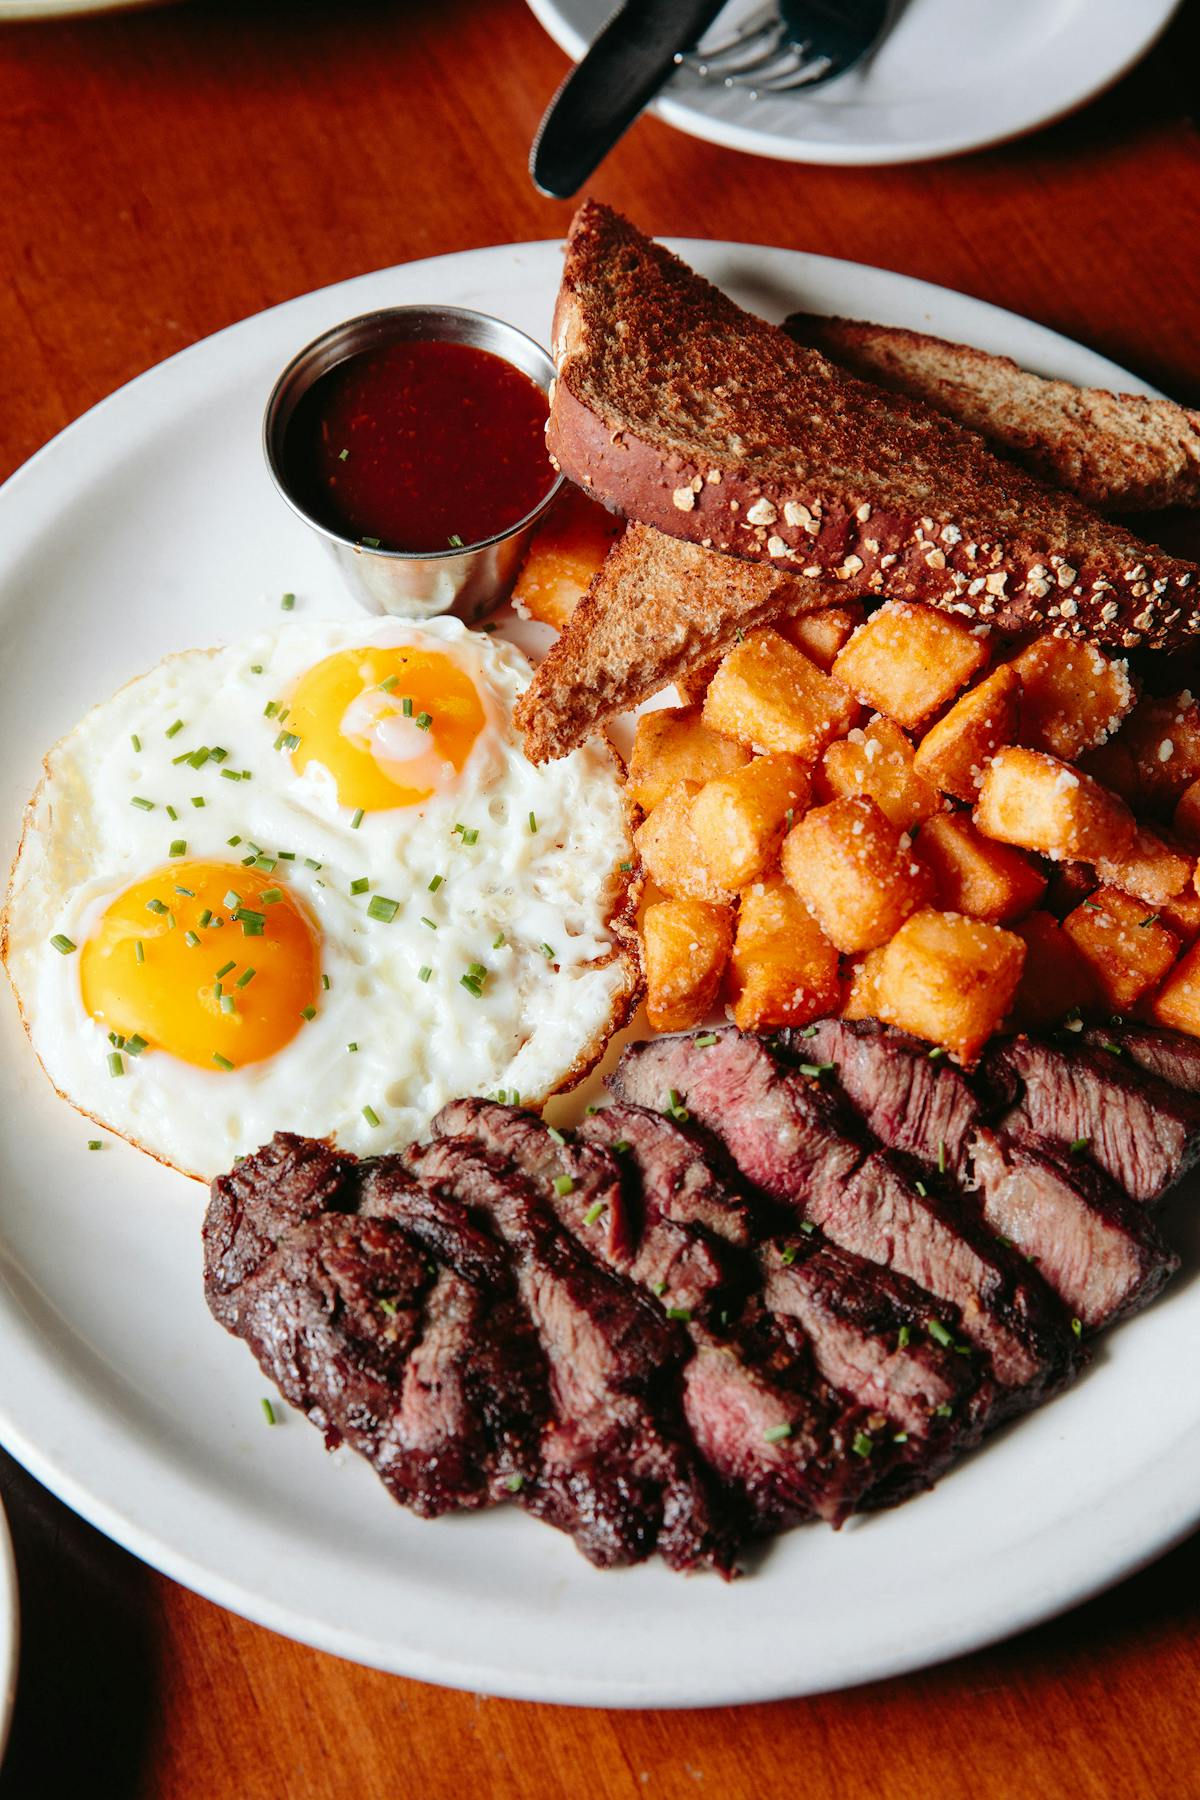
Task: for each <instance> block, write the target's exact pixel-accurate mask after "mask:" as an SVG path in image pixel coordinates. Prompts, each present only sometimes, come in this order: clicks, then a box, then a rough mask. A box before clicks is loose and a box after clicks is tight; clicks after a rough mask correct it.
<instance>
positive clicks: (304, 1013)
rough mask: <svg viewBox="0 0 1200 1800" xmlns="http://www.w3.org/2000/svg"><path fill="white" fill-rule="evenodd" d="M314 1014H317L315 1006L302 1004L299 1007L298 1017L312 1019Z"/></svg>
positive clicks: (314, 1016)
mask: <svg viewBox="0 0 1200 1800" xmlns="http://www.w3.org/2000/svg"><path fill="white" fill-rule="evenodd" d="M316 1016H317V1009H316V1007H315V1006H302V1007H301V1009H300V1017H301V1018H302V1019H305V1020H310V1021H311V1020H312V1019H315V1018H316Z"/></svg>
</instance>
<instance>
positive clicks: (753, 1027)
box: [730, 876, 841, 1031]
mask: <svg viewBox="0 0 1200 1800" xmlns="http://www.w3.org/2000/svg"><path fill="white" fill-rule="evenodd" d="M730 975H731V985H732V990H733V1019H734V1023H735V1024H736V1025H738V1026H740V1027H741V1029H742V1030H743V1031H762V1030H764V1029H765V1028H766V1027H768V1026H774V1025H807V1024H809V1022H810V1021H811V1020H813V1019H819V1018H821V1017H823V1016H824V1014H826V1013H829V1012H833V1011H835V1010H836V1008H837V1004H838V998H839V995H840V991H841V990H840V983H839V980H838V953H837V950H836V949H835V948H834V946H833V945H832V944H831V943H830V941H829V939H828V938H827V937H826V936H825V933H824V932H823V931H822V930H821V927H820V926H819V925H818V924H817V921H816V920H815V919H814V918H813V916H812V914H811V913H810V912H809V910H808V908H807V907H806V906H805V904H804V902H803V901H802V900H801V899H799V898H798V896H797V895H796V894H794V893H793V892H792V890H791V888H790V887H789V886H788V885H787V883H786V882H785V881H783V880H781V879H780V877H779V876H775V877H773V878H772V879H770V880H768V881H757V882H755V883H754V885H753V886H752V887H748V888H747V889H746V890H745V892H744V893H743V894H742V897H741V900H740V902H739V905H738V918H737V935H736V937H735V938H734V943H733V960H732V963H731V965H730Z"/></svg>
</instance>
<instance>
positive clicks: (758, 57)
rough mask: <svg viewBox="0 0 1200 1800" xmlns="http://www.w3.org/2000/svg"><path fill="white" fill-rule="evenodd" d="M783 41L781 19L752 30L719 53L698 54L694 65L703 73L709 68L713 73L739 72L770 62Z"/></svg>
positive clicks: (777, 52)
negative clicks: (760, 28) (709, 54)
mask: <svg viewBox="0 0 1200 1800" xmlns="http://www.w3.org/2000/svg"><path fill="white" fill-rule="evenodd" d="M783 43H784V25H783V21H782V20H781V19H777V20H776V21H775V22H774V23H773V24H771V25H768V26H764V27H763V29H762V30H761V31H755V32H752V33H751V34H750V35H749V36H747V37H745V38H741V39H739V41H738V42H737V44H731V45H729V46H728V48H727V49H726V50H724V51H723V52H722V53H721V54H720V55H718V54H717V53H716V52H715V51H714V52H713V54H712V55H711V56H708V55H705V56H699V57H697V58H696V65H697V67H698V68H699V69H701V71H703V72H704V73H708V72H709V71H710V70H711V72H712V73H713V74H714V75H727V74H740V73H741V72H742V71H743V70H746V69H757V68H758V67H759V65H760V64H761V63H764V62H770V61H771V60H772V58H773V57H775V56H777V55H778V54H779V51H780V49H781V48H782V46H783Z"/></svg>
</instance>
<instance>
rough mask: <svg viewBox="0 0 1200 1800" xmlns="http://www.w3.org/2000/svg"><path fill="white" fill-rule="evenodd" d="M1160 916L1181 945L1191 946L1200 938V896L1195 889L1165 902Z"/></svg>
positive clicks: (1160, 910) (1190, 889)
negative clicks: (1194, 940)
mask: <svg viewBox="0 0 1200 1800" xmlns="http://www.w3.org/2000/svg"><path fill="white" fill-rule="evenodd" d="M1158 916H1159V918H1160V919H1161V920H1162V922H1163V924H1164V925H1165V926H1167V928H1168V929H1169V930H1170V931H1173V932H1174V933H1175V936H1176V937H1177V938H1178V939H1179V941H1180V943H1181V944H1190V943H1191V942H1192V940H1193V939H1194V938H1197V937H1200V894H1198V893H1197V892H1196V890H1195V888H1194V887H1193V888H1189V889H1188V890H1187V892H1186V893H1183V894H1176V895H1175V898H1174V899H1173V900H1165V901H1164V902H1163V904H1162V905H1161V906H1160V907H1159V909H1158Z"/></svg>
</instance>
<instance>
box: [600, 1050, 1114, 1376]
mask: <svg viewBox="0 0 1200 1800" xmlns="http://www.w3.org/2000/svg"><path fill="white" fill-rule="evenodd" d="M611 1085H612V1086H613V1087H614V1089H615V1091H616V1092H617V1093H618V1094H619V1095H620V1096H621V1097H622V1098H623V1099H626V1100H632V1101H636V1102H639V1103H641V1104H643V1105H654V1104H655V1103H659V1104H661V1102H662V1096H663V1093H664V1091H667V1092H674V1093H675V1094H676V1095H681V1096H684V1097H685V1098H686V1104H687V1106H688V1108H689V1110H690V1111H691V1113H692V1114H693V1115H694V1116H695V1117H696V1118H698V1119H699V1120H700V1121H701V1123H702V1124H703V1125H705V1126H706V1127H707V1128H708V1129H710V1130H712V1131H714V1132H716V1133H717V1134H718V1135H719V1136H720V1137H722V1138H723V1140H724V1142H725V1144H726V1145H727V1147H728V1149H729V1151H730V1153H731V1154H732V1156H733V1158H734V1160H735V1162H736V1163H737V1164H738V1166H739V1168H740V1169H741V1170H742V1171H743V1173H744V1174H745V1175H746V1176H747V1177H748V1178H749V1179H750V1180H751V1181H753V1182H755V1183H756V1184H757V1185H758V1186H760V1187H761V1188H763V1189H765V1190H766V1192H767V1193H768V1194H771V1195H773V1196H774V1197H775V1198H777V1199H779V1200H782V1201H786V1202H788V1203H789V1204H791V1205H792V1206H793V1207H794V1208H795V1209H796V1210H797V1211H798V1212H800V1214H801V1215H802V1216H803V1217H805V1218H807V1219H808V1220H809V1221H811V1222H812V1223H813V1224H816V1225H818V1226H820V1228H821V1229H822V1230H823V1231H824V1232H825V1234H826V1235H827V1236H828V1237H830V1238H832V1240H833V1241H834V1242H835V1243H837V1244H840V1245H842V1247H843V1248H844V1249H847V1250H851V1251H853V1252H855V1253H856V1254H857V1255H859V1256H864V1257H866V1258H867V1259H868V1260H869V1261H871V1262H877V1263H881V1264H883V1265H884V1266H885V1267H889V1268H894V1269H895V1270H896V1271H897V1272H898V1273H899V1274H901V1275H905V1276H907V1277H908V1278H909V1279H910V1280H911V1281H915V1282H916V1283H917V1284H918V1285H919V1286H920V1287H923V1288H925V1289H926V1290H927V1291H928V1292H929V1293H930V1294H931V1295H932V1296H934V1297H935V1299H936V1300H937V1301H938V1302H939V1303H940V1305H939V1308H938V1311H939V1315H941V1316H940V1317H939V1320H938V1322H939V1323H940V1324H941V1325H943V1326H945V1327H946V1328H947V1329H950V1330H955V1329H957V1330H961V1332H962V1333H963V1335H964V1336H965V1337H966V1338H967V1339H968V1340H969V1341H970V1342H971V1343H972V1344H973V1345H975V1346H977V1347H978V1348H979V1349H981V1350H984V1351H986V1353H987V1355H988V1356H989V1357H990V1358H991V1362H992V1367H993V1370H994V1372H995V1375H996V1378H997V1380H998V1381H999V1382H1000V1383H1001V1385H1002V1386H1003V1387H1005V1388H1007V1389H1009V1390H1012V1393H1011V1394H1010V1396H1009V1402H1010V1404H1020V1405H1034V1404H1036V1403H1037V1401H1038V1400H1040V1399H1042V1398H1044V1397H1045V1396H1046V1395H1047V1394H1049V1393H1051V1392H1053V1391H1055V1390H1056V1389H1057V1388H1058V1387H1060V1386H1061V1385H1062V1384H1063V1383H1064V1382H1065V1381H1066V1380H1068V1379H1069V1378H1070V1376H1071V1374H1072V1373H1073V1372H1074V1368H1075V1366H1076V1363H1077V1361H1078V1353H1077V1350H1076V1347H1075V1345H1074V1343H1073V1341H1072V1339H1071V1334H1070V1331H1069V1329H1068V1326H1067V1321H1066V1320H1065V1318H1063V1317H1061V1316H1060V1314H1059V1310H1058V1307H1057V1303H1056V1302H1055V1301H1054V1299H1053V1297H1052V1296H1051V1294H1050V1293H1049V1290H1048V1289H1046V1288H1045V1287H1044V1286H1043V1284H1041V1283H1040V1282H1039V1281H1038V1280H1037V1279H1036V1278H1035V1277H1031V1276H1029V1275H1028V1274H1027V1272H1026V1270H1025V1267H1024V1265H1023V1264H1022V1263H1021V1261H1020V1259H1019V1258H1018V1257H1017V1256H1016V1255H1015V1254H1014V1253H1013V1252H1011V1251H1008V1250H1006V1249H1005V1248H1004V1247H1003V1246H1002V1245H1000V1244H999V1243H997V1242H996V1240H995V1239H994V1238H993V1237H992V1236H991V1234H990V1233H989V1232H988V1231H987V1230H986V1228H985V1227H984V1226H983V1225H982V1223H981V1221H979V1219H978V1218H977V1217H975V1216H973V1215H972V1213H971V1212H970V1210H968V1209H965V1208H963V1207H962V1206H961V1204H959V1205H957V1206H956V1203H955V1202H954V1201H952V1200H949V1199H946V1198H944V1197H942V1196H940V1195H938V1194H935V1193H930V1192H922V1191H921V1190H922V1187H923V1186H924V1184H923V1183H922V1184H920V1185H918V1184H917V1183H916V1182H914V1181H913V1180H912V1179H911V1178H910V1177H909V1176H908V1174H907V1173H906V1171H905V1170H904V1169H903V1167H902V1166H901V1165H899V1164H898V1163H897V1162H895V1161H894V1160H893V1158H892V1156H891V1154H890V1153H888V1152H882V1151H870V1150H869V1149H868V1148H867V1146H866V1145H865V1144H864V1143H862V1142H861V1141H857V1140H856V1139H855V1138H853V1137H851V1136H850V1135H849V1133H850V1132H851V1131H852V1130H853V1129H854V1123H853V1122H852V1121H851V1120H850V1119H849V1118H848V1117H847V1115H846V1114H845V1113H844V1112H843V1111H842V1109H841V1108H840V1107H839V1105H838V1103H837V1102H836V1100H835V1099H834V1098H833V1097H832V1096H831V1095H829V1094H827V1093H825V1092H823V1091H822V1090H821V1089H820V1088H819V1087H818V1086H817V1084H816V1082H815V1081H813V1080H810V1079H808V1078H807V1077H804V1076H802V1075H798V1074H793V1073H791V1072H790V1071H789V1070H788V1069H787V1068H786V1066H785V1065H784V1064H783V1063H782V1062H781V1061H780V1059H779V1058H778V1057H777V1056H775V1055H773V1054H772V1052H770V1051H769V1050H768V1049H767V1047H766V1046H765V1044H763V1043H762V1042H761V1040H759V1039H757V1038H752V1037H749V1036H744V1035H742V1034H741V1033H739V1032H734V1031H729V1032H723V1033H720V1034H719V1035H718V1038H717V1041H716V1043H715V1044H712V1045H710V1046H709V1047H708V1048H705V1049H699V1048H697V1047H696V1045H695V1043H694V1040H692V1039H689V1038H663V1039H659V1040H657V1041H656V1042H652V1043H648V1044H641V1045H631V1046H630V1047H629V1048H628V1049H627V1050H626V1051H625V1053H624V1054H623V1056H622V1057H621V1060H620V1062H619V1064H618V1065H617V1068H616V1070H615V1072H614V1075H613V1076H612V1078H611ZM947 1308H948V1309H949V1313H950V1316H949V1317H948V1318H947V1317H946V1316H945V1314H946V1309H947ZM1018 1390H1019V1391H1020V1398H1019V1400H1018V1399H1017V1391H1018Z"/></svg>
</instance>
